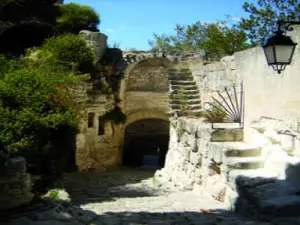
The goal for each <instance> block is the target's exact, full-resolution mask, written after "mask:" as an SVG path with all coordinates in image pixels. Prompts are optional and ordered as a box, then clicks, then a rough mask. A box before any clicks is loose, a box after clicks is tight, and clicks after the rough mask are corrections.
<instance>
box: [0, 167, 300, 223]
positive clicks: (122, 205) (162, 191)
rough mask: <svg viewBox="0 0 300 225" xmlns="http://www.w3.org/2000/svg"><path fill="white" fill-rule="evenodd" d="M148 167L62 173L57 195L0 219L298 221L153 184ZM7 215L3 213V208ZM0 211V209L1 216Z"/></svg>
mask: <svg viewBox="0 0 300 225" xmlns="http://www.w3.org/2000/svg"><path fill="white" fill-rule="evenodd" d="M153 174H154V171H153V170H149V169H141V168H138V169H130V170H129V169H122V170H118V171H106V172H85V173H72V174H67V175H66V177H65V185H64V188H65V191H66V192H68V193H69V197H68V196H66V192H65V191H62V192H61V193H62V196H64V198H66V199H68V198H70V199H71V200H72V204H70V203H69V202H68V201H54V200H50V199H45V202H44V203H40V204H39V205H37V206H35V209H34V210H28V212H23V213H19V214H16V215H14V217H13V219H12V220H11V221H5V222H4V223H1V222H0V224H1V225H4V224H5V225H21V224H22V225H65V224H70V225H71V224H72V225H73V224H74V225H119V224H120V225H121V224H124V225H141V224H149V225H154V224H155V225H158V224H164V225H177V224H178V225H185V224H187V225H197V224H199V225H200V224H201V225H217V224H218V225H239V224H243V225H245V224H247V225H255V224H257V225H268V224H300V222H299V221H297V220H296V219H294V220H287V219H282V218H281V220H278V221H277V222H276V223H275V222H272V221H269V222H258V221H253V220H250V219H247V218H245V217H242V216H240V215H238V214H236V213H233V212H230V211H227V210H226V208H225V206H224V204H222V203H220V202H217V201H216V200H214V199H212V198H210V197H209V196H207V195H205V194H202V196H199V195H195V194H194V193H193V192H192V191H178V190H174V189H173V190H172V189H167V188H158V187H157V186H156V185H154V184H153ZM5 215H7V214H5ZM3 219H4V217H3V215H1V220H3Z"/></svg>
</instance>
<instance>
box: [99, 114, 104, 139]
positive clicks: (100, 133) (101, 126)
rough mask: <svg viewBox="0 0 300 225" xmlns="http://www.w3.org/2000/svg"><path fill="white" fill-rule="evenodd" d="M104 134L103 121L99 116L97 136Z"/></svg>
mask: <svg viewBox="0 0 300 225" xmlns="http://www.w3.org/2000/svg"><path fill="white" fill-rule="evenodd" d="M104 134H105V121H104V120H103V118H102V117H101V116H99V117H98V136H102V135H104Z"/></svg>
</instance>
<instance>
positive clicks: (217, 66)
mask: <svg viewBox="0 0 300 225" xmlns="http://www.w3.org/2000/svg"><path fill="white" fill-rule="evenodd" d="M290 35H291V37H292V38H293V39H294V40H295V41H297V40H298V39H299V36H300V28H299V27H298V28H297V29H295V30H294V31H293V32H291V33H290ZM299 62H300V48H299V47H296V50H295V53H294V57H293V61H292V63H291V65H289V66H287V67H286V69H285V71H283V72H282V74H277V73H276V72H275V71H273V69H272V68H271V67H269V66H268V65H267V62H266V59H265V56H264V53H263V49H262V48H261V47H256V48H252V49H248V50H245V51H241V52H237V53H235V54H234V55H233V56H227V57H224V58H223V59H221V61H220V62H215V63H211V64H206V65H203V64H202V63H199V64H194V65H191V66H190V68H191V70H192V71H193V75H194V77H195V80H196V81H197V84H198V86H199V88H200V92H201V97H202V103H205V102H206V101H211V100H212V99H211V95H212V94H214V93H215V91H216V90H222V89H223V88H224V87H225V86H228V85H229V86H230V85H232V84H233V83H240V82H241V81H243V82H244V86H245V120H246V122H247V123H250V122H251V121H253V120H257V119H259V118H260V117H262V116H267V117H272V118H277V119H280V118H284V119H285V120H289V121H290V122H292V123H297V121H298V120H299V117H300V113H299V112H300V86H299V85H298V84H299V83H300V74H299V71H300V63H299Z"/></svg>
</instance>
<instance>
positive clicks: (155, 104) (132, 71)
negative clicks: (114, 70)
mask: <svg viewBox="0 0 300 225" xmlns="http://www.w3.org/2000/svg"><path fill="white" fill-rule="evenodd" d="M169 66H170V62H169V61H168V60H165V59H159V58H152V59H145V60H142V61H139V62H137V63H134V64H132V65H130V66H129V67H128V68H127V70H126V76H125V80H124V81H123V84H122V85H123V90H122V93H121V96H122V97H121V99H122V104H123V108H124V111H125V112H126V113H127V114H130V113H132V112H135V111H139V110H141V111H146V110H152V111H153V110H157V111H161V112H167V111H168V110H169V106H168V99H169V98H168V94H169V81H168V67H169Z"/></svg>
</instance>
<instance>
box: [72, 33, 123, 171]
mask: <svg viewBox="0 0 300 225" xmlns="http://www.w3.org/2000/svg"><path fill="white" fill-rule="evenodd" d="M80 35H81V36H82V37H83V38H85V40H86V42H87V44H88V45H89V46H90V47H91V48H92V49H93V50H94V52H95V55H96V61H95V65H96V67H97V68H98V69H99V71H100V72H99V75H100V77H103V72H101V71H103V66H102V65H101V64H100V61H101V59H102V58H103V56H104V54H105V52H106V48H107V36H106V35H104V34H101V33H99V32H90V31H82V32H80ZM92 86H93V84H92V83H87V82H85V83H81V84H78V85H77V86H76V87H74V88H73V89H74V92H75V96H76V102H77V103H78V106H79V107H80V110H81V112H80V116H81V123H80V132H79V134H78V135H77V139H76V165H77V166H78V169H79V170H80V171H85V170H89V169H97V170H101V169H104V168H109V167H115V166H117V165H119V164H120V160H121V159H120V157H121V153H120V149H121V144H122V143H121V142H122V138H120V137H122V136H123V133H122V132H123V125H116V124H115V123H113V122H112V121H105V122H104V124H103V127H104V134H103V135H99V134H98V129H99V117H101V116H102V115H104V114H105V113H107V112H108V111H110V110H111V109H113V107H114V105H115V101H114V96H113V95H112V94H104V93H101V91H98V90H95V89H94V90H93V87H92ZM89 113H94V118H93V126H92V127H88V114H89Z"/></svg>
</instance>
